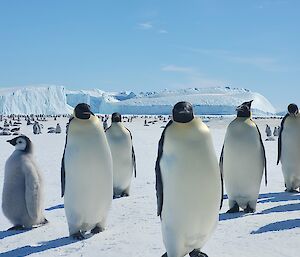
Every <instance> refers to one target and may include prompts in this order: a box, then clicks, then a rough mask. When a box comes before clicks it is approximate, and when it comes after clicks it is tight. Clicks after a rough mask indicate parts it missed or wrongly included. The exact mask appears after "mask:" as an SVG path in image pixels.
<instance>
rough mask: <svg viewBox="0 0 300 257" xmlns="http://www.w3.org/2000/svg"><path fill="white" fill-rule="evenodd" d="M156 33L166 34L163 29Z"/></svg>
mask: <svg viewBox="0 0 300 257" xmlns="http://www.w3.org/2000/svg"><path fill="white" fill-rule="evenodd" d="M158 33H159V34H167V33H168V31H167V30H165V29H160V30H159V31H158Z"/></svg>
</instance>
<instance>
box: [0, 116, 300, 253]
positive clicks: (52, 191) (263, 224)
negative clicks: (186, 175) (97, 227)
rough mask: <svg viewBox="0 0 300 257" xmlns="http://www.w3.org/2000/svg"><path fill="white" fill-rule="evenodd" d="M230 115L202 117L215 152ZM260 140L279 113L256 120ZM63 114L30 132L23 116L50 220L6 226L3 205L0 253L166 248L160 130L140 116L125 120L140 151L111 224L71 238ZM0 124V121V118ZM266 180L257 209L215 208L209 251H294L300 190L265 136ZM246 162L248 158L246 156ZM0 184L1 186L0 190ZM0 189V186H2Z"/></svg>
mask: <svg viewBox="0 0 300 257" xmlns="http://www.w3.org/2000/svg"><path fill="white" fill-rule="evenodd" d="M231 119H232V117H229V118H217V117H215V118H211V119H207V121H208V122H207V125H208V126H209V127H210V130H211V133H212V136H213V141H214V145H215V149H216V154H217V156H219V155H220V152H221V148H222V144H223V140H224V135H225V131H226V126H227V125H228V124H229V122H230V120H231ZM255 121H256V122H257V123H258V125H259V128H260V129H261V132H262V135H263V140H265V133H264V128H265V124H269V125H270V126H271V128H272V130H273V128H274V126H278V125H279V124H280V120H279V119H257V120H255ZM58 122H59V123H60V124H61V127H62V132H63V133H62V134H47V133H46V131H47V127H51V126H52V127H55V125H56V123H58ZM66 122H67V119H66V118H58V120H57V121H54V120H52V119H51V120H49V121H48V122H44V123H43V124H44V129H43V134H40V135H33V133H32V126H26V125H25V122H24V121H23V125H22V133H25V134H27V135H28V136H29V137H30V138H31V139H32V141H33V143H34V146H35V155H36V159H37V162H38V164H39V166H40V167H41V170H42V171H43V174H44V180H45V208H46V211H45V213H46V217H47V219H48V220H49V224H47V225H46V226H43V227H39V228H36V229H33V230H30V231H26V232H22V233H13V232H6V229H7V228H9V227H10V226H11V224H9V222H8V220H7V219H6V218H5V217H4V216H3V214H2V212H1V211H0V239H1V240H0V256H29V255H30V256H72V257H73V256H99V257H107V256H109V257H120V256H124V257H131V256H134V257H154V256H161V255H162V254H163V253H164V252H165V249H164V245H163V242H162V236H161V229H160V219H159V218H158V217H157V216H156V196H155V171H154V166H155V160H156V154H157V146H158V140H159V138H160V135H161V133H162V130H163V129H162V128H161V126H163V125H165V124H166V123H162V122H157V123H156V124H154V125H151V124H150V126H149V127H144V126H143V122H144V119H141V118H138V119H136V120H134V122H133V123H124V125H125V126H127V127H128V128H129V129H130V130H131V132H132V136H133V143H134V146H135V152H136V158H137V178H136V179H133V182H132V189H131V196H130V197H128V198H120V199H116V200H113V204H112V208H111V210H110V213H109V218H108V224H107V227H106V230H105V231H104V232H103V233H100V234H97V235H95V236H92V237H87V239H86V240H84V241H80V242H76V241H73V240H71V239H69V238H68V227H67V222H66V218H65V213H64V209H63V205H62V203H63V199H61V198H60V162H61V157H62V153H63V149H64V140H65V124H66ZM0 125H1V126H2V124H0ZM10 138H12V137H5V136H1V137H0V145H1V151H0V165H1V166H0V169H1V170H2V172H0V185H1V186H2V185H3V174H4V172H3V171H4V165H5V161H6V159H7V158H8V157H9V155H10V154H11V153H12V151H13V147H12V146H11V145H10V144H8V143H7V142H6V140H7V139H10ZM264 144H265V147H266V154H267V161H268V174H269V175H268V177H269V184H268V186H267V187H265V186H264V185H263V183H262V185H261V192H260V193H261V194H260V198H259V201H258V205H257V212H256V213H254V214H243V213H239V214H226V213H225V212H226V211H227V209H228V200H227V199H225V201H224V204H223V208H222V210H221V211H220V222H219V224H218V226H217V228H216V230H215V232H214V234H213V236H212V238H210V240H209V241H208V242H207V244H206V245H205V246H204V248H203V251H204V252H205V253H207V254H208V255H209V256H210V257H220V256H222V257H253V256H259V257H269V256H270V257H271V256H272V257H291V256H298V254H299V238H300V193H298V194H291V193H285V192H283V191H284V183H283V177H282V173H281V167H280V165H279V166H277V165H276V157H277V140H276V141H264ZM245 165H251V164H247V163H245ZM1 191H2V190H1ZM0 194H1V193H0Z"/></svg>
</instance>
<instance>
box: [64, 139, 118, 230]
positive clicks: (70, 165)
mask: <svg viewBox="0 0 300 257" xmlns="http://www.w3.org/2000/svg"><path fill="white" fill-rule="evenodd" d="M104 139H105V136H104V135H103V136H102V137H101V136H100V135H99V134H97V133H96V134H90V133H85V134H84V133H83V134H82V135H80V136H78V135H77V136H76V135H75V138H70V137H69V138H68V144H67V148H66V151H65V170H66V188H65V197H64V199H65V210H66V215H67V219H68V223H69V224H81V225H82V227H81V228H82V229H83V230H84V229H86V230H89V229H91V228H92V226H94V225H95V224H96V223H99V222H100V221H102V220H103V219H105V218H106V215H107V212H108V210H109V207H110V205H111V202H112V162H111V154H110V151H109V147H108V144H107V142H104V141H103V140H104Z"/></svg>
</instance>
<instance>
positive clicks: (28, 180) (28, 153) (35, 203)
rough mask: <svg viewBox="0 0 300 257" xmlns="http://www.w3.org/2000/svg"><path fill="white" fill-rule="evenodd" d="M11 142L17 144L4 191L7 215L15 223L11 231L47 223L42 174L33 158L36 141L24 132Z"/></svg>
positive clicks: (10, 159) (8, 165)
mask: <svg viewBox="0 0 300 257" xmlns="http://www.w3.org/2000/svg"><path fill="white" fill-rule="evenodd" d="M7 142H8V143H10V144H11V145H13V146H14V147H15V150H14V152H13V153H12V154H11V156H10V157H9V158H8V160H7V161H6V163H5V174H4V185H3V193H2V210H3V214H4V215H5V216H6V217H7V218H8V219H9V221H10V222H11V223H12V224H13V227H12V228H10V229H9V230H21V229H28V228H32V227H33V226H36V225H43V224H46V223H47V222H48V221H47V220H46V219H45V216H44V208H43V189H44V188H43V181H42V175H41V172H40V170H39V168H38V166H37V165H36V161H35V159H34V157H33V146H32V142H31V140H30V139H29V138H28V137H27V136H24V135H21V136H18V137H15V138H13V139H11V140H7Z"/></svg>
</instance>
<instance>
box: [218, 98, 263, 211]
mask: <svg viewBox="0 0 300 257" xmlns="http://www.w3.org/2000/svg"><path fill="white" fill-rule="evenodd" d="M252 101H253V100H252ZM252 101H249V102H244V103H243V104H241V105H240V106H238V107H237V108H236V111H237V117H236V118H235V119H234V120H233V121H232V122H231V123H230V124H229V126H228V128H227V131H226V134H225V139H224V145H223V149H222V153H221V157H220V168H221V171H222V173H223V176H224V183H225V189H226V192H227V195H228V200H229V210H228V211H227V212H228V213H234V212H239V208H242V209H243V210H244V212H246V213H253V212H255V210H256V204H257V198H258V195H259V189H260V184H261V180H262V176H263V172H264V170H265V184H266V185H267V162H266V155H265V148H264V145H263V142H262V138H261V134H260V131H259V129H258V126H257V125H256V124H255V122H254V121H253V120H252V119H251V103H252Z"/></svg>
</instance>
